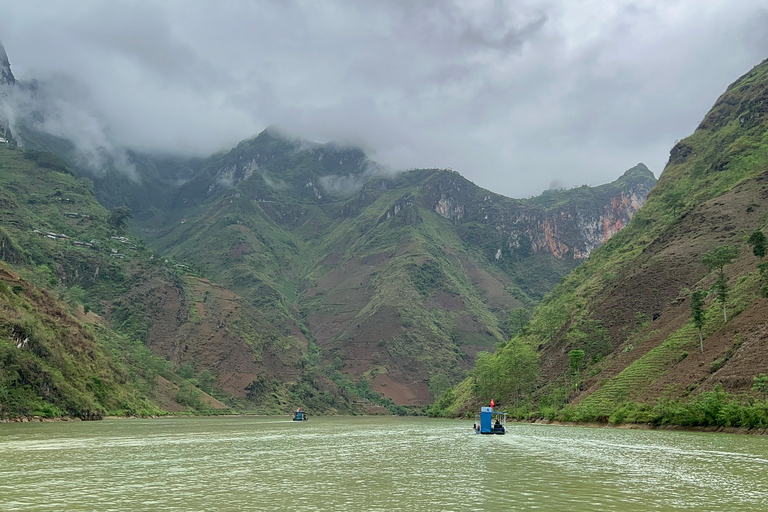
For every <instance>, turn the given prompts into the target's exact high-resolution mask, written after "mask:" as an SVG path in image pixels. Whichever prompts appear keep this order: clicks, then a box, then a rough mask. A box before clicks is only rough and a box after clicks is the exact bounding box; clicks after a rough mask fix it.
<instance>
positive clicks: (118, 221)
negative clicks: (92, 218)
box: [107, 206, 133, 233]
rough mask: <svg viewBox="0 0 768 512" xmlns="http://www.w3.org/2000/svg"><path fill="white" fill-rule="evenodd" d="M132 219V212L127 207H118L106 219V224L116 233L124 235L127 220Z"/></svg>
mask: <svg viewBox="0 0 768 512" xmlns="http://www.w3.org/2000/svg"><path fill="white" fill-rule="evenodd" d="M132 218H133V211H132V210H131V209H130V208H128V207H127V206H118V207H117V208H115V209H114V210H112V211H111V212H109V217H108V218H107V224H109V225H110V226H111V227H112V228H113V229H114V230H115V231H117V232H118V233H125V231H126V228H127V224H126V221H127V220H128V219H132Z"/></svg>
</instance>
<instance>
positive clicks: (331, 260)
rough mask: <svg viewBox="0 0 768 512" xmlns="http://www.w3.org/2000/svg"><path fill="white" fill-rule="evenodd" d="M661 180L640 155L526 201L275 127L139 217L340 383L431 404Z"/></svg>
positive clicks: (162, 247) (217, 159) (164, 249)
mask: <svg viewBox="0 0 768 512" xmlns="http://www.w3.org/2000/svg"><path fill="white" fill-rule="evenodd" d="M654 183H655V179H654V178H653V175H652V174H651V173H650V171H648V170H647V168H645V166H643V165H642V164H641V165H638V166H637V167H635V168H633V169H630V170H629V171H627V172H626V173H625V175H624V176H622V177H621V178H620V179H619V180H617V181H616V182H615V183H612V184H609V185H604V186H601V187H594V188H590V187H579V188H577V189H573V190H569V191H565V190H563V191H552V192H549V193H547V194H545V195H544V196H542V197H541V198H534V199H527V200H514V199H510V198H506V197H503V196H500V195H498V194H493V193H491V192H489V191H487V190H483V189H481V188H479V187H477V186H476V185H474V184H473V183H471V182H470V181H468V180H466V179H465V178H463V177H462V176H460V175H459V174H458V173H455V172H452V171H449V170H440V169H424V170H414V171H410V172H406V173H401V174H397V175H385V174H384V171H383V170H382V169H381V168H380V167H378V166H377V165H376V164H374V163H373V162H371V161H369V160H368V159H367V158H366V157H365V155H364V154H363V153H362V152H360V151H359V150H357V149H354V148H342V147H338V146H335V145H332V144H331V145H328V144H326V145H318V144H312V143H308V142H306V141H298V140H294V139H288V138H286V137H284V136H282V135H281V134H279V133H275V132H274V130H266V131H264V132H263V133H261V134H260V135H259V136H257V137H255V138H253V139H249V140H246V141H244V142H242V143H241V144H239V145H238V146H236V147H235V148H234V149H233V150H232V151H230V152H228V153H225V154H222V155H215V156H213V157H211V158H210V159H208V160H207V161H206V162H204V163H203V164H202V166H201V168H200V170H199V171H198V173H197V174H196V175H195V176H194V177H193V178H192V179H190V180H189V181H188V182H187V183H185V184H184V185H182V186H181V187H180V188H179V190H178V195H177V197H176V199H175V201H174V202H173V207H172V208H170V209H168V210H167V211H166V212H164V213H163V214H162V215H163V217H162V218H161V219H159V216H158V215H155V214H153V215H152V216H151V217H150V216H144V215H143V213H141V212H139V213H138V215H137V218H138V219H139V220H140V222H139V224H140V225H141V226H143V227H142V228H140V229H144V230H145V231H144V232H145V233H146V236H147V240H148V243H149V244H150V245H151V246H153V247H155V248H156V249H157V250H159V251H160V252H161V253H163V254H167V255H169V256H172V257H174V258H176V259H177V260H178V261H183V262H184V263H185V264H187V265H188V266H189V267H190V268H194V269H204V272H205V275H206V277H208V278H209V279H211V280H212V281H214V282H216V283H218V284H220V285H222V286H224V287H225V288H226V289H229V290H232V291H233V292H234V293H236V294H238V295H239V296H241V297H243V298H244V299H245V300H246V301H247V302H248V303H249V304H250V305H251V306H253V307H255V308H256V309H257V310H258V311H259V313H260V314H261V315H263V317H264V319H265V321H267V322H269V323H270V324H271V325H275V326H277V332H280V333H282V337H281V336H280V335H277V337H273V339H272V340H271V341H269V343H271V344H273V345H275V344H279V345H282V346H284V347H286V348H287V347H297V348H300V349H302V350H305V351H307V352H308V354H307V355H308V356H309V357H310V358H314V359H316V364H317V365H318V367H319V368H321V369H324V370H323V371H324V372H326V373H327V374H328V375H329V376H330V377H331V378H332V380H333V381H334V382H336V383H337V384H338V385H343V383H344V382H345V381H347V380H351V381H352V382H355V383H358V384H359V383H361V382H362V383H367V384H368V385H370V386H371V388H372V389H373V390H374V391H375V392H377V393H379V394H380V395H382V396H383V397H386V398H388V399H390V400H392V401H393V402H394V403H395V404H396V405H422V404H426V403H429V402H430V401H431V395H430V392H429V383H430V381H432V380H435V379H437V380H441V379H443V378H446V379H448V380H449V381H454V382H455V381H456V380H457V379H459V378H460V377H461V375H462V372H463V371H465V370H466V369H468V368H470V367H471V365H472V363H473V361H474V356H475V354H476V353H477V352H478V351H479V350H493V347H494V346H495V345H496V344H498V343H502V342H504V341H505V340H506V339H507V337H508V332H507V330H506V327H505V323H506V321H507V320H508V318H509V316H510V314H511V313H512V311H513V310H515V309H517V308H520V307H522V306H524V305H530V304H533V303H534V302H535V301H536V300H538V299H540V298H541V296H543V294H544V293H545V292H546V291H547V290H548V289H549V288H551V287H552V286H554V285H555V284H556V283H557V282H558V280H559V279H560V278H562V277H563V276H564V275H565V274H566V273H567V272H568V271H569V270H570V269H571V268H573V267H574V266H576V265H577V264H578V262H579V261H581V259H583V258H584V257H585V256H586V255H587V254H589V252H590V251H591V250H593V249H594V247H596V246H598V245H600V244H601V243H602V242H603V241H604V240H606V239H608V238H609V237H610V236H611V235H613V234H614V233H615V232H616V231H617V230H618V229H620V228H621V227H622V226H623V225H625V224H626V223H627V222H628V221H629V219H630V218H631V216H632V215H633V213H634V211H635V210H636V209H637V208H639V207H640V205H641V204H642V203H643V201H644V198H645V195H646V194H647V193H648V191H649V190H650V189H651V188H652V187H653V185H654ZM278 340H282V341H278ZM262 341H263V340H262ZM302 347H303V348H302ZM312 354H315V355H314V356H312ZM231 391H232V392H235V390H234V389H232V390H231Z"/></svg>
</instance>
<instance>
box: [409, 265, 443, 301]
mask: <svg viewBox="0 0 768 512" xmlns="http://www.w3.org/2000/svg"><path fill="white" fill-rule="evenodd" d="M410 276H411V281H412V282H413V286H414V287H416V290H418V291H419V293H420V294H422V295H430V294H431V293H433V292H434V291H435V290H436V289H438V288H441V287H443V286H444V279H445V278H444V277H443V272H442V270H440V265H439V264H438V262H436V261H434V260H427V261H425V262H424V263H423V264H422V265H418V266H414V267H413V270H412V271H411V274H410Z"/></svg>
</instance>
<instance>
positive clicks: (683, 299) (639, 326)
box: [434, 62, 768, 426]
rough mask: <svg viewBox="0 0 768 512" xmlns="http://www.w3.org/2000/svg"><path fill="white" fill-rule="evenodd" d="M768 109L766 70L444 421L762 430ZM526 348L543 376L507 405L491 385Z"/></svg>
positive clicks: (682, 154) (750, 79) (674, 154)
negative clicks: (474, 416) (488, 404)
mask: <svg viewBox="0 0 768 512" xmlns="http://www.w3.org/2000/svg"><path fill="white" fill-rule="evenodd" d="M767 101H768V62H763V63H762V64H761V65H759V66H757V67H755V68H754V69H753V70H752V71H751V72H749V73H748V74H746V75H745V76H743V77H742V78H740V79H739V80H738V81H736V82H735V83H734V84H733V85H731V86H730V87H729V88H728V90H727V91H726V92H725V94H723V96H721V97H720V98H719V99H718V101H717V102H716V103H715V106H714V107H713V109H712V110H711V111H710V113H709V114H707V116H706V117H705V118H704V120H703V121H702V122H701V124H700V125H699V127H698V128H697V130H696V132H695V133H694V134H693V135H691V136H690V137H688V138H686V139H685V140H683V141H680V142H679V143H677V144H676V145H675V147H674V148H673V149H672V151H671V154H670V160H669V163H668V164H667V166H666V168H665V170H664V172H663V174H662V175H661V178H660V180H659V183H658V185H657V186H656V188H654V190H653V191H652V192H651V194H650V195H649V197H648V201H647V203H646V204H645V205H644V206H643V207H642V208H641V209H640V210H639V211H638V212H637V214H636V215H635V217H634V218H633V219H632V221H631V223H630V224H629V226H627V228H625V229H624V230H622V231H621V232H620V233H618V234H617V235H616V236H614V237H613V238H611V240H609V241H608V242H607V243H606V244H605V245H603V246H602V247H601V248H599V249H597V250H596V251H595V252H594V253H593V254H592V255H591V256H590V258H589V259H588V260H587V261H586V262H585V263H584V264H582V265H581V266H579V267H578V268H577V269H576V270H575V271H574V272H572V273H571V274H570V275H569V276H568V277H567V278H566V279H565V281H564V282H563V283H562V284H561V285H559V286H558V287H557V288H555V290H554V291H553V292H552V293H551V294H550V295H549V296H547V298H546V299H545V300H544V301H543V303H542V305H541V306H540V307H539V308H538V310H537V312H536V314H535V316H534V318H533V319H532V321H531V322H530V324H529V325H528V326H527V328H526V329H525V331H524V333H523V334H521V335H519V336H518V337H517V338H515V339H514V340H512V342H510V344H509V345H508V348H505V349H503V350H502V351H499V352H498V353H497V355H496V356H494V357H493V358H490V359H489V360H488V361H489V364H487V365H484V366H483V367H482V368H478V369H476V370H475V374H474V376H473V377H472V378H471V379H470V380H468V381H467V382H465V383H463V385H462V386H461V387H460V388H457V390H455V392H454V394H453V397H449V398H450V399H446V400H444V401H443V402H442V403H440V404H438V407H436V408H435V409H434V412H435V413H438V414H439V413H448V414H455V413H457V412H461V411H463V410H466V409H467V408H468V407H469V408H473V407H474V406H475V405H476V401H478V400H479V401H483V400H485V399H487V398H489V397H490V395H494V396H495V397H496V400H497V401H502V402H503V403H505V404H507V405H514V404H515V403H517V404H518V405H520V408H519V410H518V414H520V415H521V416H524V417H527V416H528V415H529V414H531V412H530V411H534V412H533V414H534V416H537V415H540V416H545V417H549V418H560V419H567V420H573V419H576V420H584V421H591V420H598V421H608V420H609V419H610V420H611V421H637V422H653V423H667V422H669V423H678V424H686V425H743V426H761V425H762V426H765V425H764V423H765V421H763V420H760V418H765V417H766V416H765V411H763V412H762V413H761V412H760V410H762V409H760V407H764V408H765V405H764V404H763V405H760V403H759V402H757V403H756V402H755V400H756V399H758V400H759V399H760V398H761V395H760V392H759V389H761V388H760V385H759V384H757V385H756V383H759V382H760V374H764V373H766V372H768V367H767V366H766V363H765V361H768V357H767V356H768V352H766V339H768V338H766V333H767V332H768V330H767V327H768V326H767V325H766V321H767V320H766V319H768V303H767V302H768V301H766V298H765V297H764V291H761V288H762V290H765V288H764V286H765V284H766V278H767V277H768V276H766V271H768V269H765V267H764V266H763V267H759V264H760V262H761V258H759V257H758V256H756V255H755V254H754V253H753V244H750V243H748V239H749V238H750V236H754V235H753V233H756V232H757V233H762V234H763V235H764V234H765V232H766V224H767V223H768V202H767V201H766V199H767V198H768V116H767V115H766V114H767V113H768V110H766V107H765V105H766V102H767ZM758 238H759V235H758ZM722 246H732V247H734V248H736V249H735V250H736V251H737V256H736V257H735V258H734V259H733V261H732V262H729V263H726V264H725V266H724V267H723V275H724V281H723V282H725V284H726V288H725V290H726V291H727V295H725V296H724V297H725V298H726V300H725V308H723V306H722V303H721V302H720V301H719V297H722V296H723V295H721V293H722V287H721V286H720V285H718V284H717V282H718V275H719V272H718V270H717V269H712V268H709V267H708V266H707V265H705V262H706V258H705V257H704V256H705V254H707V253H710V252H711V251H712V250H713V249H715V248H717V247H722ZM758 252H759V251H758ZM761 269H762V271H761ZM693 291H703V292H705V293H706V294H707V298H706V300H705V302H704V316H703V322H702V325H701V326H702V329H701V333H702V337H703V343H701V347H700V341H699V336H698V329H697V328H696V326H695V325H694V324H693V323H692V322H691V304H690V296H691V292H693ZM723 309H725V314H724V312H723ZM517 349H520V350H526V349H527V350H529V351H533V352H535V355H536V356H537V357H538V358H539V361H540V364H539V373H538V375H539V377H538V379H537V378H536V373H535V372H534V373H533V374H531V375H529V376H527V378H526V379H524V380H522V381H520V382H516V384H517V386H518V389H519V392H516V393H514V394H513V395H512V396H510V395H509V394H507V395H503V396H502V395H497V394H496V393H499V388H498V387H496V384H494V383H495V382H498V383H500V384H503V383H505V382H508V381H509V380H510V379H509V378H507V377H505V376H504V375H503V374H501V373H499V372H498V371H497V370H498V367H499V366H500V362H501V361H502V360H503V359H505V357H506V358H507V359H508V360H509V359H511V356H509V355H507V356H504V353H505V352H509V353H511V352H513V351H514V350H517ZM479 378H484V379H490V382H491V384H490V385H486V383H485V382H481V381H479V380H478V379H479ZM756 379H757V380H756ZM755 385H756V387H755V388H754V389H753V386H755ZM459 395H461V396H460V397H459ZM762 398H764V397H762ZM526 400H527V402H526V403H525V404H524V405H521V401H522V402H525V401H526ZM472 404H475V405H472ZM566 404H569V405H567V406H566Z"/></svg>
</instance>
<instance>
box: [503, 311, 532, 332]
mask: <svg viewBox="0 0 768 512" xmlns="http://www.w3.org/2000/svg"><path fill="white" fill-rule="evenodd" d="M530 319H531V311H530V310H529V309H528V308H517V309H515V310H514V311H512V313H510V314H509V316H508V317H507V320H506V321H505V322H504V332H506V333H507V335H508V336H509V337H512V336H515V335H516V334H518V333H522V332H523V331H524V330H525V328H526V326H527V325H528V322H529V321H530Z"/></svg>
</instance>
